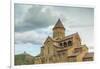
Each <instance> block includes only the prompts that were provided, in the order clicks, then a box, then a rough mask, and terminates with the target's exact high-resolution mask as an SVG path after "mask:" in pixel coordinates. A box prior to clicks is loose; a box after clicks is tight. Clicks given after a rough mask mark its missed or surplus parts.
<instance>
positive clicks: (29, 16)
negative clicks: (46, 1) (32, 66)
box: [14, 4, 94, 56]
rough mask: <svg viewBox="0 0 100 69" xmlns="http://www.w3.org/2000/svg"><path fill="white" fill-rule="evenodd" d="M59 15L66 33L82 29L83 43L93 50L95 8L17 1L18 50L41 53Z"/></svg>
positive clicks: (16, 36)
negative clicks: (21, 2) (20, 2)
mask: <svg viewBox="0 0 100 69" xmlns="http://www.w3.org/2000/svg"><path fill="white" fill-rule="evenodd" d="M59 18H60V19H61V21H62V23H63V24H64V27H65V28H66V35H70V34H73V33H75V32H78V33H79V35H80V37H81V39H82V44H86V45H87V46H88V47H89V49H90V50H89V51H93V48H94V41H93V40H94V38H93V37H94V29H93V28H94V9H93V8H83V7H69V6H62V7H61V6H44V5H32V4H15V5H14V21H15V54H20V53H23V52H24V51H26V52H27V53H29V54H31V55H33V56H35V55H37V54H39V53H40V47H41V46H42V45H43V42H44V41H45V39H46V38H47V37H48V35H50V36H51V37H52V28H53V26H54V25H55V23H56V22H57V20H58V19H59Z"/></svg>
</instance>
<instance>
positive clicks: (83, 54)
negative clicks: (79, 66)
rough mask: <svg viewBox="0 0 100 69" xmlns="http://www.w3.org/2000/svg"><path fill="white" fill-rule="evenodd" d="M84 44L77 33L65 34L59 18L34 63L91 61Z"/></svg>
mask: <svg viewBox="0 0 100 69" xmlns="http://www.w3.org/2000/svg"><path fill="white" fill-rule="evenodd" d="M89 54H90V53H89V52H88V48H87V46H86V45H82V44H81V38H80V36H79V34H78V33H74V34H71V35H68V36H65V28H64V26H63V24H62V22H61V20H60V19H59V20H58V21H57V23H56V24H55V26H54V28H53V37H50V36H48V37H47V39H46V41H45V42H44V45H43V46H42V47H41V53H40V54H39V55H38V56H36V57H35V61H34V63H35V64H45V63H61V62H80V61H92V60H93V53H91V55H89Z"/></svg>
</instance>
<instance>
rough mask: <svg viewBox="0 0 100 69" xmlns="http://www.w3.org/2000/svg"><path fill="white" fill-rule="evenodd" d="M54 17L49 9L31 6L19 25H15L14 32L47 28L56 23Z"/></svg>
mask: <svg viewBox="0 0 100 69" xmlns="http://www.w3.org/2000/svg"><path fill="white" fill-rule="evenodd" d="M56 19H57V18H56V17H54V16H53V13H52V11H51V9H50V8H49V7H44V6H32V7H31V8H29V9H28V12H27V13H26V14H25V16H24V18H23V20H22V21H21V22H19V24H20V25H15V31H16V32H22V31H28V30H33V29H37V28H43V27H47V26H49V25H52V23H55V22H56Z"/></svg>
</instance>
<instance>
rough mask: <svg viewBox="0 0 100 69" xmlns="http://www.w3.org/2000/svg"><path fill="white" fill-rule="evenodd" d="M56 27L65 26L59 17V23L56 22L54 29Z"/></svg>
mask: <svg viewBox="0 0 100 69" xmlns="http://www.w3.org/2000/svg"><path fill="white" fill-rule="evenodd" d="M55 28H64V26H63V24H62V22H61V20H60V19H58V21H57V23H56V24H55V26H54V28H53V29H55ZM64 29H65V28H64Z"/></svg>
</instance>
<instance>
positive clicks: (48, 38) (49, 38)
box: [44, 36, 52, 44]
mask: <svg viewBox="0 0 100 69" xmlns="http://www.w3.org/2000/svg"><path fill="white" fill-rule="evenodd" d="M49 40H52V38H51V37H50V36H48V37H47V39H46V40H45V42H44V44H45V43H46V42H47V41H49Z"/></svg>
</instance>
